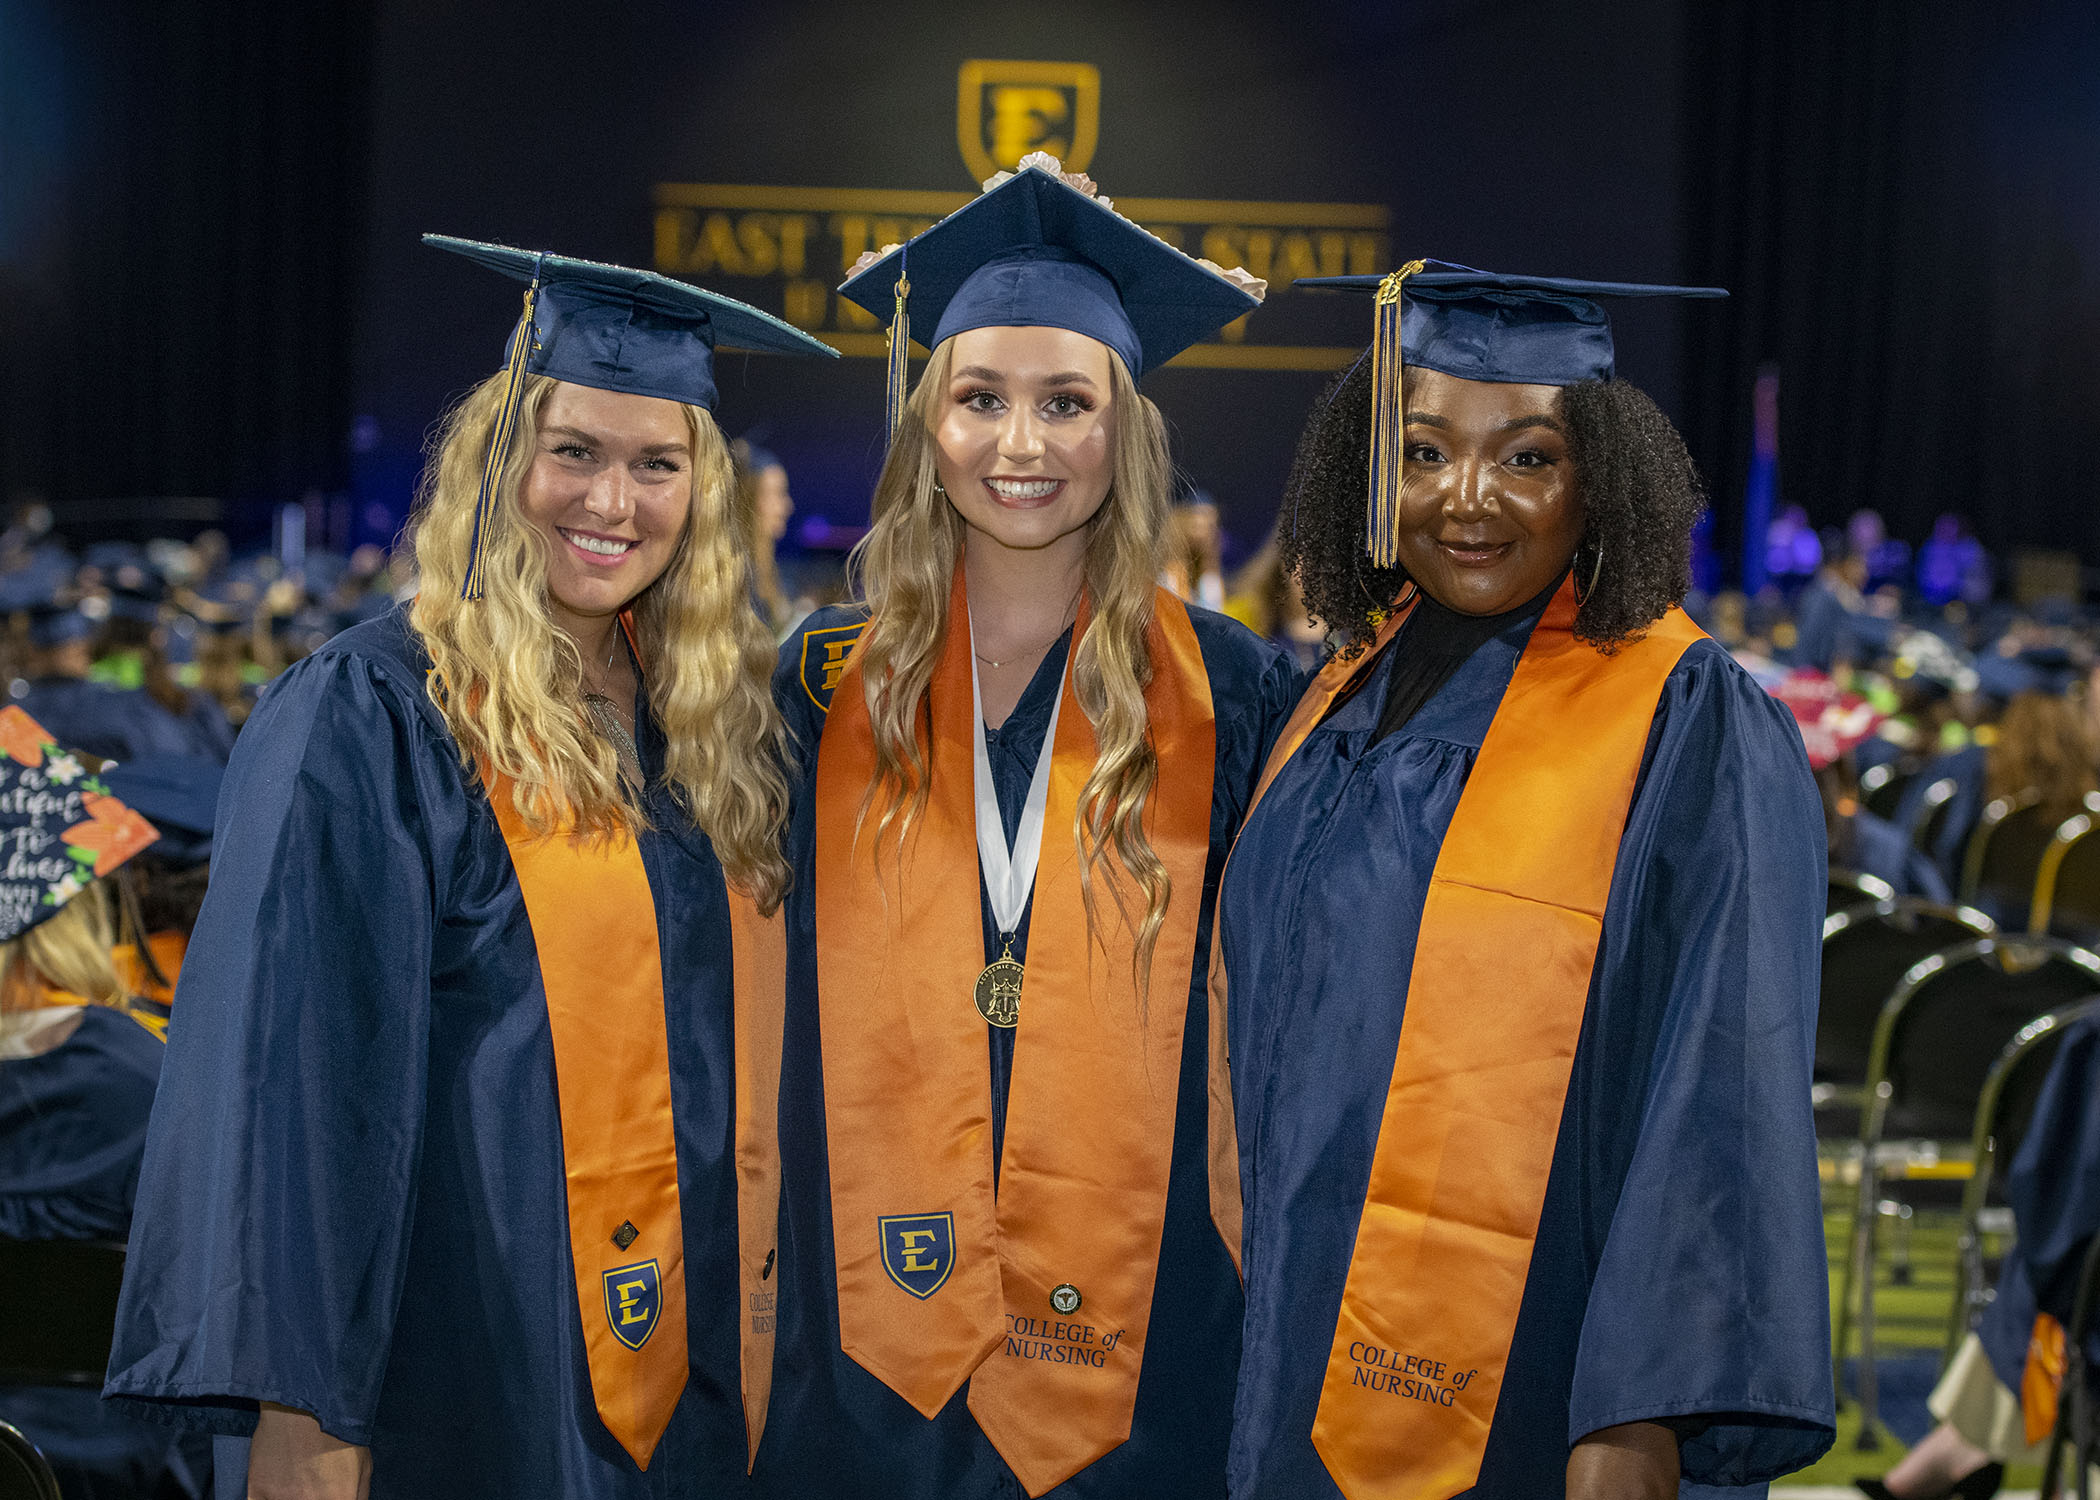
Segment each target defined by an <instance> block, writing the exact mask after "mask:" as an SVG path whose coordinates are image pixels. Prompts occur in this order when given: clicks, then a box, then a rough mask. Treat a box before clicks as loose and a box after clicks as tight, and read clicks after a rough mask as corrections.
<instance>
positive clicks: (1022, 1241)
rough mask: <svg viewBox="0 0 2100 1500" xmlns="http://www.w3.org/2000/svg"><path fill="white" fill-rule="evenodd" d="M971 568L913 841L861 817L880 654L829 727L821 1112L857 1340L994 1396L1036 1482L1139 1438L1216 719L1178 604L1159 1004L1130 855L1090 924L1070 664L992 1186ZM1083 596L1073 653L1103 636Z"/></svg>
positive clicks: (1168, 638)
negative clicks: (979, 988) (1141, 985)
mask: <svg viewBox="0 0 2100 1500" xmlns="http://www.w3.org/2000/svg"><path fill="white" fill-rule="evenodd" d="M968 607H969V606H968V600H967V598H966V596H965V591H964V585H963V574H962V570H961V568H960V567H958V568H957V570H956V574H955V583H954V587H953V592H952V594H951V596H950V601H949V612H948V622H949V623H948V629H947V633H946V638H945V640H944V642H943V645H942V654H941V657H940V661H939V663H938V664H937V666H936V668H935V671H934V675H933V678H932V681H931V682H930V684H929V685H928V689H927V698H928V709H927V715H926V718H925V720H924V721H922V722H924V723H925V725H926V726H927V727H926V728H923V729H922V730H921V731H920V733H921V739H920V745H921V748H922V751H923V752H924V754H925V756H926V765H927V771H928V776H929V784H928V795H927V801H926V806H925V809H924V811H923V812H922V813H920V815H919V816H918V818H917V820H916V821H915V823H914V824H913V826H912V828H911V830H910V832H909V833H908V834H907V836H906V838H905V840H904V843H903V846H902V848H901V849H899V847H898V845H897V843H896V840H895V838H894V834H893V833H892V835H891V836H889V837H885V836H884V835H883V834H882V833H880V832H879V831H878V824H879V821H880V817H879V814H878V813H876V812H874V811H872V810H870V811H869V812H868V813H867V815H866V818H865V821H863V816H862V815H863V801H864V798H865V797H866V795H867V792H868V789H869V788H870V787H871V786H872V785H873V784H874V779H875V749H874V738H873V731H872V728H871V726H870V723H869V718H868V709H867V700H866V697H865V694H864V691H863V688H862V684H861V678H860V670H859V662H858V657H857V656H856V657H854V658H852V659H850V660H849V663H848V665H847V668H846V670H845V673H844V676H843V677H842V678H841V680H840V682H839V684H838V687H837V690H836V692H835V693H834V695H833V697H832V701H831V709H830V713H829V716H828V719H827V721H826V723H825V726H824V732H823V741H822V744H821V747H820V752H819V755H818V762H817V778H816V819H817V851H816V903H817V932H818V942H817V972H818V982H819V990H820V998H819V1020H820V1024H821V1027H822V1036H823V1066H824V1114H825V1124H826V1129H827V1131H828V1134H829V1141H830V1161H831V1204H832V1231H833V1240H834V1244H835V1251H836V1257H837V1265H838V1297H839V1333H840V1341H841V1343H842V1345H843V1346H844V1349H845V1352H846V1353H848V1354H849V1355H851V1356H852V1357H853V1358H854V1359H855V1360H856V1361H858V1362H859V1363H860V1364H861V1365H863V1366H865V1367H866V1368H867V1369H868V1370H869V1371H871V1372H872V1373H873V1374H874V1375H875V1376H876V1377H877V1378H879V1379H880V1380H882V1382H883V1383H884V1384H886V1385H888V1386H889V1387H890V1388H891V1389H892V1390H894V1391H896V1392H897V1394H899V1395H900V1396H902V1397H903V1398H904V1399H905V1400H906V1401H909V1402H910V1403H911V1404H912V1405H913V1406H914V1407H916V1408H917V1409H918V1410H919V1411H920V1412H921V1413H923V1414H924V1415H926V1416H927V1417H932V1416H934V1415H936V1414H937V1413H938V1412H939V1411H940V1410H941V1408H942V1407H943V1406H945V1405H946V1404H947V1402H948V1401H949V1399H950V1398H951V1397H953V1395H954V1394H955V1392H956V1391H957V1390H958V1389H960V1388H961V1386H962V1385H963V1383H964V1382H965V1381H967V1382H968V1383H969V1386H970V1397H969V1402H970V1411H971V1413H972V1415H973V1416H974V1417H975V1418H976V1420H977V1423H978V1426H979V1427H981V1428H982V1429H983V1430H984V1433H985V1435H986V1437H988V1438H989V1439H990V1440H991V1442H992V1444H993V1446H994V1447H996V1448H997V1449H998V1450H999V1453H1000V1456H1001V1457H1003V1458H1004V1459H1005V1460H1006V1462H1007V1464H1008V1466H1009V1467H1011V1468H1012V1469H1013V1471H1014V1473H1015V1475H1016V1476H1017V1477H1018V1478H1019V1479H1020V1481H1021V1483H1022V1484H1023V1486H1024V1487H1025V1488H1026V1489H1027V1491H1028V1493H1029V1494H1031V1495H1040V1494H1042V1493H1043V1492H1044V1491H1046V1490H1048V1489H1050V1488H1051V1487H1053V1486H1054V1485H1057V1484H1059V1483H1061V1482H1063V1481H1064V1480H1065V1479H1067V1478H1069V1477H1070V1476H1071V1475H1073V1474H1075V1473H1077V1472H1078V1471H1079V1470H1080V1469H1082V1468H1084V1467H1085V1466H1086V1465H1087V1464H1089V1463H1091V1462H1093V1461H1094V1460H1095V1459H1096V1458H1099V1457H1100V1456H1101V1455H1102V1454H1104V1453H1106V1452H1108V1451H1109V1450H1110V1449H1112V1448H1114V1447H1115V1446H1116V1445H1117V1444H1118V1443H1121V1442H1122V1441H1123V1440H1124V1439H1125V1438H1127V1437H1128V1436H1129V1435H1130V1423H1131V1412H1132V1409H1133V1406H1134V1404H1135V1401H1136V1397H1137V1383H1138V1373H1139V1370H1140V1368H1141V1366H1142V1364H1143V1361H1144V1353H1145V1335H1146V1327H1147V1323H1148V1322H1149V1319H1150V1316H1151V1308H1152V1287H1153V1280H1154V1277H1155V1275H1156V1273H1157V1270H1158V1263H1159V1246H1160V1234H1161V1230H1162V1227H1163V1225H1164V1223H1165V1217H1166V1195H1167V1174H1168V1167H1169V1165H1170V1163H1171V1160H1172V1156H1173V1145H1174V1106H1175V1093H1176V1087H1177V1083H1176V1081H1177V1079H1178V1077H1179V1075H1180V1065H1181V1042H1182V1028H1183V1024H1184V1020H1185V1016H1186V1010H1187V1004H1188V982H1189V970H1190V966H1191V965H1192V963H1193V962H1194V959H1195V938H1196V922H1197V914H1198V912H1199V910H1200V907H1201V904H1202V899H1203V871H1204V864H1205V860H1206V858H1207V856H1208V853H1209V844H1210V799H1211V778H1212V775H1213V769H1214V758H1215V745H1216V723H1215V719H1214V714H1213V709H1212V705H1211V697H1210V681H1209V678H1208V677H1207V676H1206V675H1205V673H1204V670H1203V659H1202V655H1201V653H1200V651H1199V650H1198V647H1197V643H1196V637H1195V632H1194V631H1193V630H1192V629H1191V628H1190V625H1189V620H1188V612H1187V610H1186V609H1185V608H1184V607H1183V606H1182V604H1181V603H1180V601H1179V600H1177V599H1175V598H1174V597H1173V596H1172V595H1171V594H1168V593H1165V592H1164V591H1162V592H1160V593H1159V594H1158V595H1156V597H1155V600H1154V606H1153V619H1152V623H1151V625H1150V626H1149V627H1148V629H1147V631H1146V638H1145V639H1146V646H1147V649H1148V650H1149V652H1150V654H1151V661H1152V680H1151V682H1150V683H1149V684H1148V685H1147V686H1146V689H1145V706H1146V710H1147V713H1148V715H1149V717H1150V726H1151V729H1150V732H1151V738H1152V743H1153V745H1154V746H1155V747H1156V749H1157V751H1158V754H1159V761H1160V776H1159V780H1158V782H1157V784H1156V785H1155V786H1154V787H1153V789H1152V792H1151V795H1150V797H1149V798H1148V799H1147V802H1146V807H1145V814H1144V820H1145V830H1146V833H1147V836H1148V837H1149V838H1150V840H1151V842H1152V848H1153V850H1154V852H1155V853H1156V854H1157V855H1158V856H1159V858H1160V860H1161V861H1162V863H1164V865H1165V866H1166V870H1167V874H1168V877H1169V878H1170V879H1171V880H1172V882H1173V892H1172V899H1171V901H1170V903H1169V905H1168V908H1167V913H1166V921H1165V925H1164V927H1163V928H1162V929H1161V931H1160V934H1159V938H1158V941H1157V944H1156V946H1155V947H1154V949H1153V954H1152V966H1151V974H1150V980H1149V985H1148V987H1147V989H1146V990H1145V992H1144V993H1143V994H1140V992H1139V990H1138V984H1137V976H1136V974H1135V972H1134V968H1135V965H1134V959H1133V955H1134V951H1135V937H1134V930H1135V924H1136V922H1137V921H1139V920H1141V918H1142V915H1143V912H1144V909H1145V902H1144V895H1143V893H1142V891H1139V890H1137V889H1136V887H1135V884H1134V882H1132V881H1130V880H1129V878H1128V876H1127V875H1126V874H1125V872H1124V871H1123V869H1122V866H1121V863H1120V861H1118V860H1117V859H1116V858H1115V857H1114V856H1113V854H1111V855H1110V856H1109V857H1108V858H1107V859H1106V860H1105V861H1104V862H1102V863H1101V864H1099V865H1097V866H1096V867H1095V869H1094V871H1093V876H1092V878H1093V882H1094V891H1095V907H1096V912H1097V914H1098V916H1099V919H1100V927H1099V929H1094V928H1090V927H1089V925H1088V922H1087V914H1086V906H1085V902H1084V899H1083V896H1082V891H1081V886H1080V861H1079V856H1078V853H1077V851H1076V849H1075V848H1074V845H1073V842H1072V838H1071V833H1070V830H1071V829H1072V828H1073V826H1074V819H1075V817H1076V814H1077V811H1078V804H1079V794H1080V791H1081V788H1082V787H1083V786H1084V785H1085V782H1086V779H1087V777H1088V775H1089V774H1090V773H1091V772H1092V770H1093V767H1094V762H1095V758H1096V755H1097V747H1096V742H1095V738H1094V731H1093V726H1092V725H1091V724H1090V723H1089V722H1088V720H1087V716H1086V714H1085V712H1084V711H1083V710H1081V708H1080V707H1079V704H1078V702H1077V699H1076V696H1075V691H1074V688H1073V685H1072V680H1071V675H1070V674H1069V673H1067V676H1066V681H1065V686H1064V697H1063V699H1062V700H1061V704H1060V707H1059V710H1058V716H1057V729H1056V734H1055V738H1054V741H1053V744H1052V760H1051V774H1050V791H1049V803H1048V807H1047V810H1046V813H1045V818H1044V825H1043V826H1044V835H1043V849H1042V860H1041V864H1040V865H1039V867H1038V869H1037V873H1036V881H1035V891H1034V895H1033V898H1032V904H1031V908H1030V918H1029V939H1028V954H1027V975H1026V979H1025V981H1024V983H1023V986H1022V993H1021V1000H1020V1013H1021V1020H1020V1025H1019V1028H1018V1032H1017V1035H1016V1038H1015V1046H1014V1069H1013V1082H1012V1088H1011V1091H1010V1093H1009V1096H1008V1103H1007V1116H1006V1131H1005V1145H1004V1152H1005V1154H1004V1157H1003V1160H1002V1165H1001V1171H1000V1174H999V1179H998V1189H997V1192H996V1193H995V1192H994V1189H993V1175H992V1149H991V1141H992V1110H991V1078H990V1061H989V1057H988V1053H987V1047H986V1039H985V1022H984V1020H983V1018H982V1017H981V1016H980V1015H979V1014H978V1012H977V1009H976V1006H975V1005H974V1004H973V1003H972V991H973V987H974V986H975V984H976V981H977V976H978V973H979V971H980V970H982V969H983V968H984V966H985V963H984V933H983V930H982V923H981V920H980V916H979V905H978V861H977V838H976V823H975V804H974V795H973V785H974V783H973V771H972V758H973V752H974V748H975V747H974V745H973V742H972V738H971V737H972V736H973V735H976V734H981V733H982V732H983V729H982V726H981V725H979V724H978V723H977V722H976V714H975V712H974V710H973V708H972V705H971V693H970V633H969V631H968V630H967V629H965V628H964V624H963V622H964V621H965V620H966V619H967V618H968V616H967V613H966V611H967V609H968ZM1087 622H1088V613H1087V611H1086V609H1085V608H1084V607H1082V610H1081V613H1080V616H1079V623H1078V626H1077V627H1076V629H1075V631H1074V634H1073V647H1074V650H1075V652H1076V650H1077V647H1078V642H1079V640H1080V638H1081V637H1082V636H1083V635H1084V632H1085V630H1086V628H1087Z"/></svg>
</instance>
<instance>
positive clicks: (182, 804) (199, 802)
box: [102, 754, 226, 865]
mask: <svg viewBox="0 0 2100 1500" xmlns="http://www.w3.org/2000/svg"><path fill="white" fill-rule="evenodd" d="M225 774H226V773H225V769H224V768H223V767H222V766H220V764H219V763H218V762H217V761H215V760H212V759H210V758H208V757H206V756H202V755H173V754H163V755H141V756H139V757H138V758H137V759H135V760H127V761H123V762H121V763H119V764H117V765H112V766H105V767H104V768H103V771H102V781H103V783H104V785H106V786H107V787H108V788H109V792H110V795H111V796H113V797H116V798H118V799H119V800H120V801H122V802H123V803H124V804H125V805H126V806H129V807H133V808H136V809H137V810H138V812H139V814H140V816H142V817H144V818H146V819H148V820H149V821H150V822H151V823H152V824H153V826H154V828H155V829H157V830H158V831H159V833H160V838H159V840H158V841H157V842H156V843H154V844H153V845H152V850H153V852H154V853H155V854H157V855H159V856H161V857H162V858H163V859H166V860H168V861H170V862H171V863H175V864H185V865H188V864H202V863H203V862H204V861H205V860H208V859H210V858H211V834H212V820H213V816H214V815H215V813H216V812H217V810H218V806H219V786H220V783H221V782H222V781H223V780H224V779H225Z"/></svg>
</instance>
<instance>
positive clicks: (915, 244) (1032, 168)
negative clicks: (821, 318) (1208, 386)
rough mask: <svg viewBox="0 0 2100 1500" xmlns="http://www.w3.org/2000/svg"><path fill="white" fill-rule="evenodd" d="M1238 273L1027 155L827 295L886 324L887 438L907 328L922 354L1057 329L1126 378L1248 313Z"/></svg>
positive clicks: (1046, 160) (1249, 284) (1256, 293)
mask: <svg viewBox="0 0 2100 1500" xmlns="http://www.w3.org/2000/svg"><path fill="white" fill-rule="evenodd" d="M1240 276H1241V278H1242V280H1243V281H1244V283H1245V284H1244V285H1242V284H1241V282H1240V281H1235V280H1234V279H1233V278H1232V277H1231V276H1229V275H1228V274H1227V273H1225V272H1224V271H1222V270H1220V269H1219V268H1218V267H1216V266H1213V265H1210V264H1209V263H1208V262H1205V261H1199V260H1196V259H1195V258H1193V257H1192V256H1189V255H1186V254H1184V253H1183V252H1181V251H1179V250H1177V249H1175V248H1174V247H1173V246H1172V245H1169V244H1168V243H1167V242H1166V241H1165V240H1162V239H1160V238H1159V237H1158V236H1157V235H1154V234H1151V233H1148V232H1147V231H1146V230H1144V229H1141V228H1139V227H1138V226H1137V225H1136V224H1133V223H1132V222H1131V221H1130V220H1128V219H1126V218H1124V217H1123V216H1122V215H1121V214H1119V213H1117V212H1116V211H1115V209H1114V208H1113V207H1112V206H1111V205H1110V204H1109V203H1108V202H1106V201H1105V200H1102V199H1099V198H1095V197H1093V196H1091V195H1090V194H1089V193H1087V192H1085V191H1083V190H1081V189H1080V188H1078V187H1075V186H1073V185H1072V183H1070V182H1068V181H1067V180H1066V179H1065V177H1064V176H1063V175H1062V174H1061V173H1060V172H1059V171H1058V170H1057V163H1056V161H1055V160H1054V159H1053V158H1050V157H1047V156H1037V157H1031V158H1029V159H1027V160H1025V161H1024V162H1023V164H1022V167H1021V170H1020V171H1018V172H1016V173H1014V174H1013V175H1012V176H1011V177H1008V178H1007V179H1006V180H1005V181H1003V182H1000V181H997V180H995V182H994V185H993V186H992V187H991V188H990V189H989V190H988V191H986V192H985V193H984V194H983V195H982V196H981V197H978V198H976V199H974V200H972V201H971V202H969V203H967V204H965V205H963V206H962V207H961V208H959V209H957V210H956V211H955V212H954V213H952V214H950V215H948V217H947V218H945V219H942V220H941V221H940V222H939V223H938V224H935V225H934V226H933V227H932V228H931V229H928V230H927V231H925V232H924V233H923V234H920V235H916V236H914V237H913V238H912V239H910V240H909V241H907V242H906V243H904V244H902V245H899V246H897V247H896V248H895V249H893V250H891V251H890V252H889V253H887V254H885V255H883V256H881V257H879V258H878V259H877V260H876V261H875V262H874V263H873V264H871V265H869V266H867V267H866V268H864V269H862V270H860V271H858V272H856V273H855V274H854V275H852V276H850V277H848V278H847V279H846V281H845V283H844V284H843V285H842V286H840V287H839V293H840V295H842V296H844V297H847V298H849V299H851V300H852V301H854V302H857V303H859V304H860V305H861V306H862V307H864V308H866V309H867V310H868V311H869V312H871V313H873V314H875V316H876V317H878V318H884V319H886V320H887V321H888V322H889V324H890V381H889V398H890V399H889V406H890V411H889V426H890V430H891V431H895V430H896V425H897V421H898V419H899V418H900V417H901V416H902V414H903V395H904V359H905V354H906V350H907V348H908V346H909V342H910V339H911V327H912V320H913V319H914V318H916V319H917V320H918V323H919V326H920V327H922V328H923V327H926V326H927V325H928V324H929V323H930V324H931V325H932V327H933V337H932V338H930V339H924V340H922V342H923V343H924V344H925V346H926V347H927V348H929V349H931V348H933V347H934V346H935V345H937V344H939V343H941V342H942V341H943V340H944V339H949V338H952V337H954V336H955V335H956V334H958V333H963V332H965V331H967V330H969V329H972V328H1068V329H1070V330H1071V331H1072V332H1074V333H1082V334H1085V335H1086V336H1087V337H1088V338H1090V339H1095V340H1098V341H1099V342H1101V343H1103V344H1106V345H1107V346H1108V347H1109V348H1110V349H1113V350H1114V351H1115V352H1116V354H1117V355H1118V357H1120V358H1121V359H1122V361H1123V363H1124V365H1125V366H1126V367H1127V368H1128V369H1129V371H1130V375H1131V378H1132V379H1136V378H1137V377H1139V376H1141V375H1143V374H1144V373H1145V372H1146V371H1147V370H1152V369H1157V368H1158V367H1159V366H1161V365H1163V364H1165V363H1166V362H1167V361H1168V360H1170V359H1172V358H1173V357H1174V356H1175V355H1177V354H1179V353H1180V352H1181V351H1182V350H1184V349H1186V348H1188V347H1189V345H1191V344H1194V343H1196V342H1198V341H1200V340H1202V339H1206V338H1208V337H1210V336H1211V335H1212V334H1213V333H1216V332H1217V331H1218V330H1219V329H1220V328H1222V327H1224V326H1225V325H1226V324H1227V323H1230V322H1231V321H1232V320H1233V319H1234V318H1238V317H1243V316H1245V315H1246V314H1247V313H1250V312H1252V311H1253V310H1254V309H1255V308H1257V307H1259V306H1260V305H1261V295H1260V290H1259V289H1260V288H1261V286H1262V284H1261V283H1260V282H1258V281H1256V280H1254V278H1252V277H1250V276H1246V274H1245V273H1244V272H1242V273H1240ZM1250 288H1253V289H1254V290H1250Z"/></svg>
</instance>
